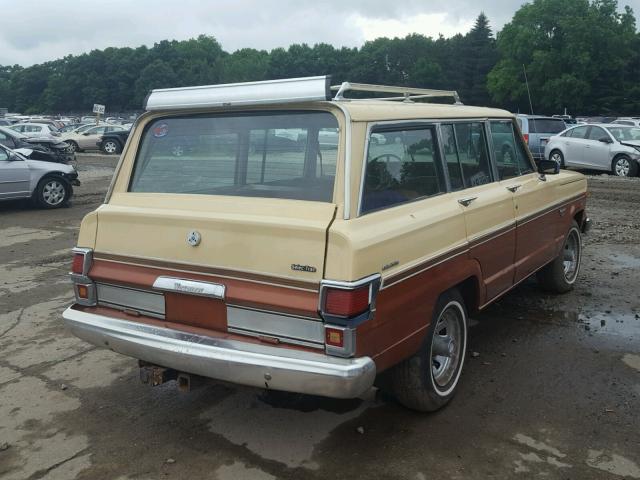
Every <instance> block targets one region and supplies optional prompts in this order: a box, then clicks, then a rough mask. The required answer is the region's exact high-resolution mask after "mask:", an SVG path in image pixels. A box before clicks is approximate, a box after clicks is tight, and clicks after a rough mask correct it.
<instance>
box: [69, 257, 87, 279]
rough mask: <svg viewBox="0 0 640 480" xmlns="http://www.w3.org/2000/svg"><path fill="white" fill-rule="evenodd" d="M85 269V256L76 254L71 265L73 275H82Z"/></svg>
mask: <svg viewBox="0 0 640 480" xmlns="http://www.w3.org/2000/svg"><path fill="white" fill-rule="evenodd" d="M83 269H84V254H82V253H74V254H73V263H72V264H71V273H75V274H76V275H82V273H83Z"/></svg>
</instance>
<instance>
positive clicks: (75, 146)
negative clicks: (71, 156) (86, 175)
mask: <svg viewBox="0 0 640 480" xmlns="http://www.w3.org/2000/svg"><path fill="white" fill-rule="evenodd" d="M66 142H67V143H68V144H69V150H71V153H75V152H79V151H80V149H79V148H78V144H77V143H76V142H74V141H73V140H66Z"/></svg>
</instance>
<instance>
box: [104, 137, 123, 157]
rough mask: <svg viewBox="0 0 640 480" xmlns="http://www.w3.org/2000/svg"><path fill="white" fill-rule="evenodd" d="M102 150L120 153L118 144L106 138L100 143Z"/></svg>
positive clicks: (111, 153)
mask: <svg viewBox="0 0 640 480" xmlns="http://www.w3.org/2000/svg"><path fill="white" fill-rule="evenodd" d="M102 151H103V152H104V153H108V154H110V155H113V154H115V153H120V144H119V143H118V142H117V141H115V140H107V141H106V142H104V143H103V144H102Z"/></svg>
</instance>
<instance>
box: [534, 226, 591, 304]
mask: <svg viewBox="0 0 640 480" xmlns="http://www.w3.org/2000/svg"><path fill="white" fill-rule="evenodd" d="M581 260H582V236H581V234H580V227H579V226H578V224H577V222H576V221H575V220H574V221H573V223H572V225H571V228H570V229H569V232H568V233H567V236H566V237H565V240H564V245H563V246H562V250H561V251H560V255H558V256H557V257H556V258H555V260H554V261H553V262H551V263H550V264H548V265H547V266H546V267H544V268H543V269H542V270H540V271H539V272H538V275H537V276H538V283H539V284H540V286H541V287H542V288H543V289H544V290H547V291H549V292H553V293H566V292H568V291H570V290H571V289H573V285H574V284H575V282H576V279H577V278H578V273H579V272H580V261H581Z"/></svg>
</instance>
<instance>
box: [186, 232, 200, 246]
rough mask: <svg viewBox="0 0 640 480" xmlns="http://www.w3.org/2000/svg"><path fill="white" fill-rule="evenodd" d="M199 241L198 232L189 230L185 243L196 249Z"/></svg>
mask: <svg viewBox="0 0 640 480" xmlns="http://www.w3.org/2000/svg"><path fill="white" fill-rule="evenodd" d="M200 240H202V237H201V236H200V232H198V231H197V230H191V231H190V232H189V233H188V234H187V243H188V244H189V245H191V246H192V247H197V246H198V245H200Z"/></svg>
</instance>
